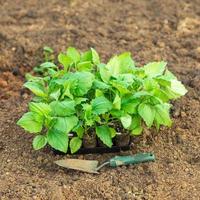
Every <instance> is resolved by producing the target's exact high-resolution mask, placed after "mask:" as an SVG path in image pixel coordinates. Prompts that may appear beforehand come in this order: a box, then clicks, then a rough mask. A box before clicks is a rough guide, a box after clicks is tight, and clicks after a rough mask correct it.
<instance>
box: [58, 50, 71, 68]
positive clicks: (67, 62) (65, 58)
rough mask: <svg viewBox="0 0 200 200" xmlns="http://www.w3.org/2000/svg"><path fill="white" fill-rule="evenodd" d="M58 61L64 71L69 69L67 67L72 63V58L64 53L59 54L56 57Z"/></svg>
mask: <svg viewBox="0 0 200 200" xmlns="http://www.w3.org/2000/svg"><path fill="white" fill-rule="evenodd" d="M58 61H59V63H61V64H62V65H63V66H64V69H65V70H66V71H67V69H68V68H69V65H70V64H72V63H73V60H72V58H71V57H69V56H68V55H66V54H64V53H60V54H59V55H58Z"/></svg>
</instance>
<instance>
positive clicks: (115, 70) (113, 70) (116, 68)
mask: <svg viewBox="0 0 200 200" xmlns="http://www.w3.org/2000/svg"><path fill="white" fill-rule="evenodd" d="M105 68H106V69H107V70H108V71H109V72H110V74H111V75H112V76H114V77H117V75H118V74H120V63H119V60H118V56H114V57H113V58H111V59H110V60H109V62H108V63H107V64H106V66H105Z"/></svg>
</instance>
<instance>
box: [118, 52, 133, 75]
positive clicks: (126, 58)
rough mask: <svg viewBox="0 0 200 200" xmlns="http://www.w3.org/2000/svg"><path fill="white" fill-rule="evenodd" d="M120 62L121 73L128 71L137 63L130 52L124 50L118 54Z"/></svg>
mask: <svg viewBox="0 0 200 200" xmlns="http://www.w3.org/2000/svg"><path fill="white" fill-rule="evenodd" d="M118 60H119V63H120V73H127V72H129V71H130V70H131V69H132V68H134V67H135V63H134V61H133V59H132V58H131V53H130V52H124V53H122V54H120V55H119V56H118Z"/></svg>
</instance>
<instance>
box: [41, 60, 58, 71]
mask: <svg viewBox="0 0 200 200" xmlns="http://www.w3.org/2000/svg"><path fill="white" fill-rule="evenodd" d="M40 67H41V68H42V69H48V68H54V69H56V68H57V66H56V65H55V64H54V63H53V62H44V63H42V64H41V65H40Z"/></svg>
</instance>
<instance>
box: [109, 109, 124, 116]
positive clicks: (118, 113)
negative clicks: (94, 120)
mask: <svg viewBox="0 0 200 200" xmlns="http://www.w3.org/2000/svg"><path fill="white" fill-rule="evenodd" d="M110 114H111V115H112V116H113V117H117V118H120V117H122V116H123V115H124V114H125V112H124V110H114V109H113V110H111V111H110Z"/></svg>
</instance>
